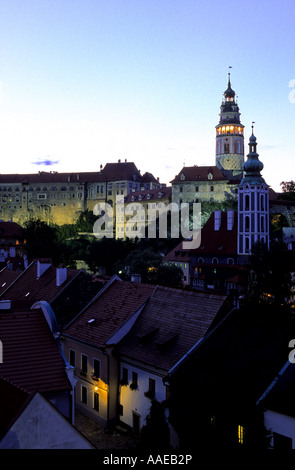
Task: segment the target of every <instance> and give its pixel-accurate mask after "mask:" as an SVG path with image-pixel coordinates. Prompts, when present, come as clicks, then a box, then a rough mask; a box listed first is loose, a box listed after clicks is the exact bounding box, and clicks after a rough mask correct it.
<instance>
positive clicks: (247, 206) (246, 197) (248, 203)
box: [245, 194, 250, 211]
mask: <svg viewBox="0 0 295 470" xmlns="http://www.w3.org/2000/svg"><path fill="white" fill-rule="evenodd" d="M249 209H250V196H249V194H246V196H245V210H246V211H248V210H249Z"/></svg>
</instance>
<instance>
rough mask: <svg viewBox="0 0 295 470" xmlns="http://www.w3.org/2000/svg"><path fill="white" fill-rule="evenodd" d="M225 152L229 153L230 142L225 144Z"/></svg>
mask: <svg viewBox="0 0 295 470" xmlns="http://www.w3.org/2000/svg"><path fill="white" fill-rule="evenodd" d="M224 153H229V144H224Z"/></svg>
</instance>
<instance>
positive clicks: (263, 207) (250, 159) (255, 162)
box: [238, 123, 269, 255]
mask: <svg viewBox="0 0 295 470" xmlns="http://www.w3.org/2000/svg"><path fill="white" fill-rule="evenodd" d="M253 124H254V123H252V135H251V136H250V139H249V153H248V156H247V161H246V162H245V163H244V165H243V170H244V172H245V176H244V178H243V179H242V181H241V182H240V184H239V186H238V254H240V255H247V254H250V253H251V249H252V247H253V245H254V244H255V243H256V242H263V243H265V244H266V246H267V247H269V187H268V185H267V184H266V182H265V181H264V179H263V178H262V176H261V174H260V172H261V170H262V169H263V163H262V162H261V161H260V160H259V158H258V157H259V154H258V153H257V142H256V137H255V135H254V133H253V127H254V126H253Z"/></svg>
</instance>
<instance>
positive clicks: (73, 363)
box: [70, 349, 76, 367]
mask: <svg viewBox="0 0 295 470" xmlns="http://www.w3.org/2000/svg"><path fill="white" fill-rule="evenodd" d="M70 364H71V366H73V367H75V366H76V352H75V351H73V350H72V349H70Z"/></svg>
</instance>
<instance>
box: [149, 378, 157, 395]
mask: <svg viewBox="0 0 295 470" xmlns="http://www.w3.org/2000/svg"><path fill="white" fill-rule="evenodd" d="M155 393H156V382H155V380H154V379H151V378H149V394H150V396H151V397H153V398H154V396H155Z"/></svg>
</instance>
